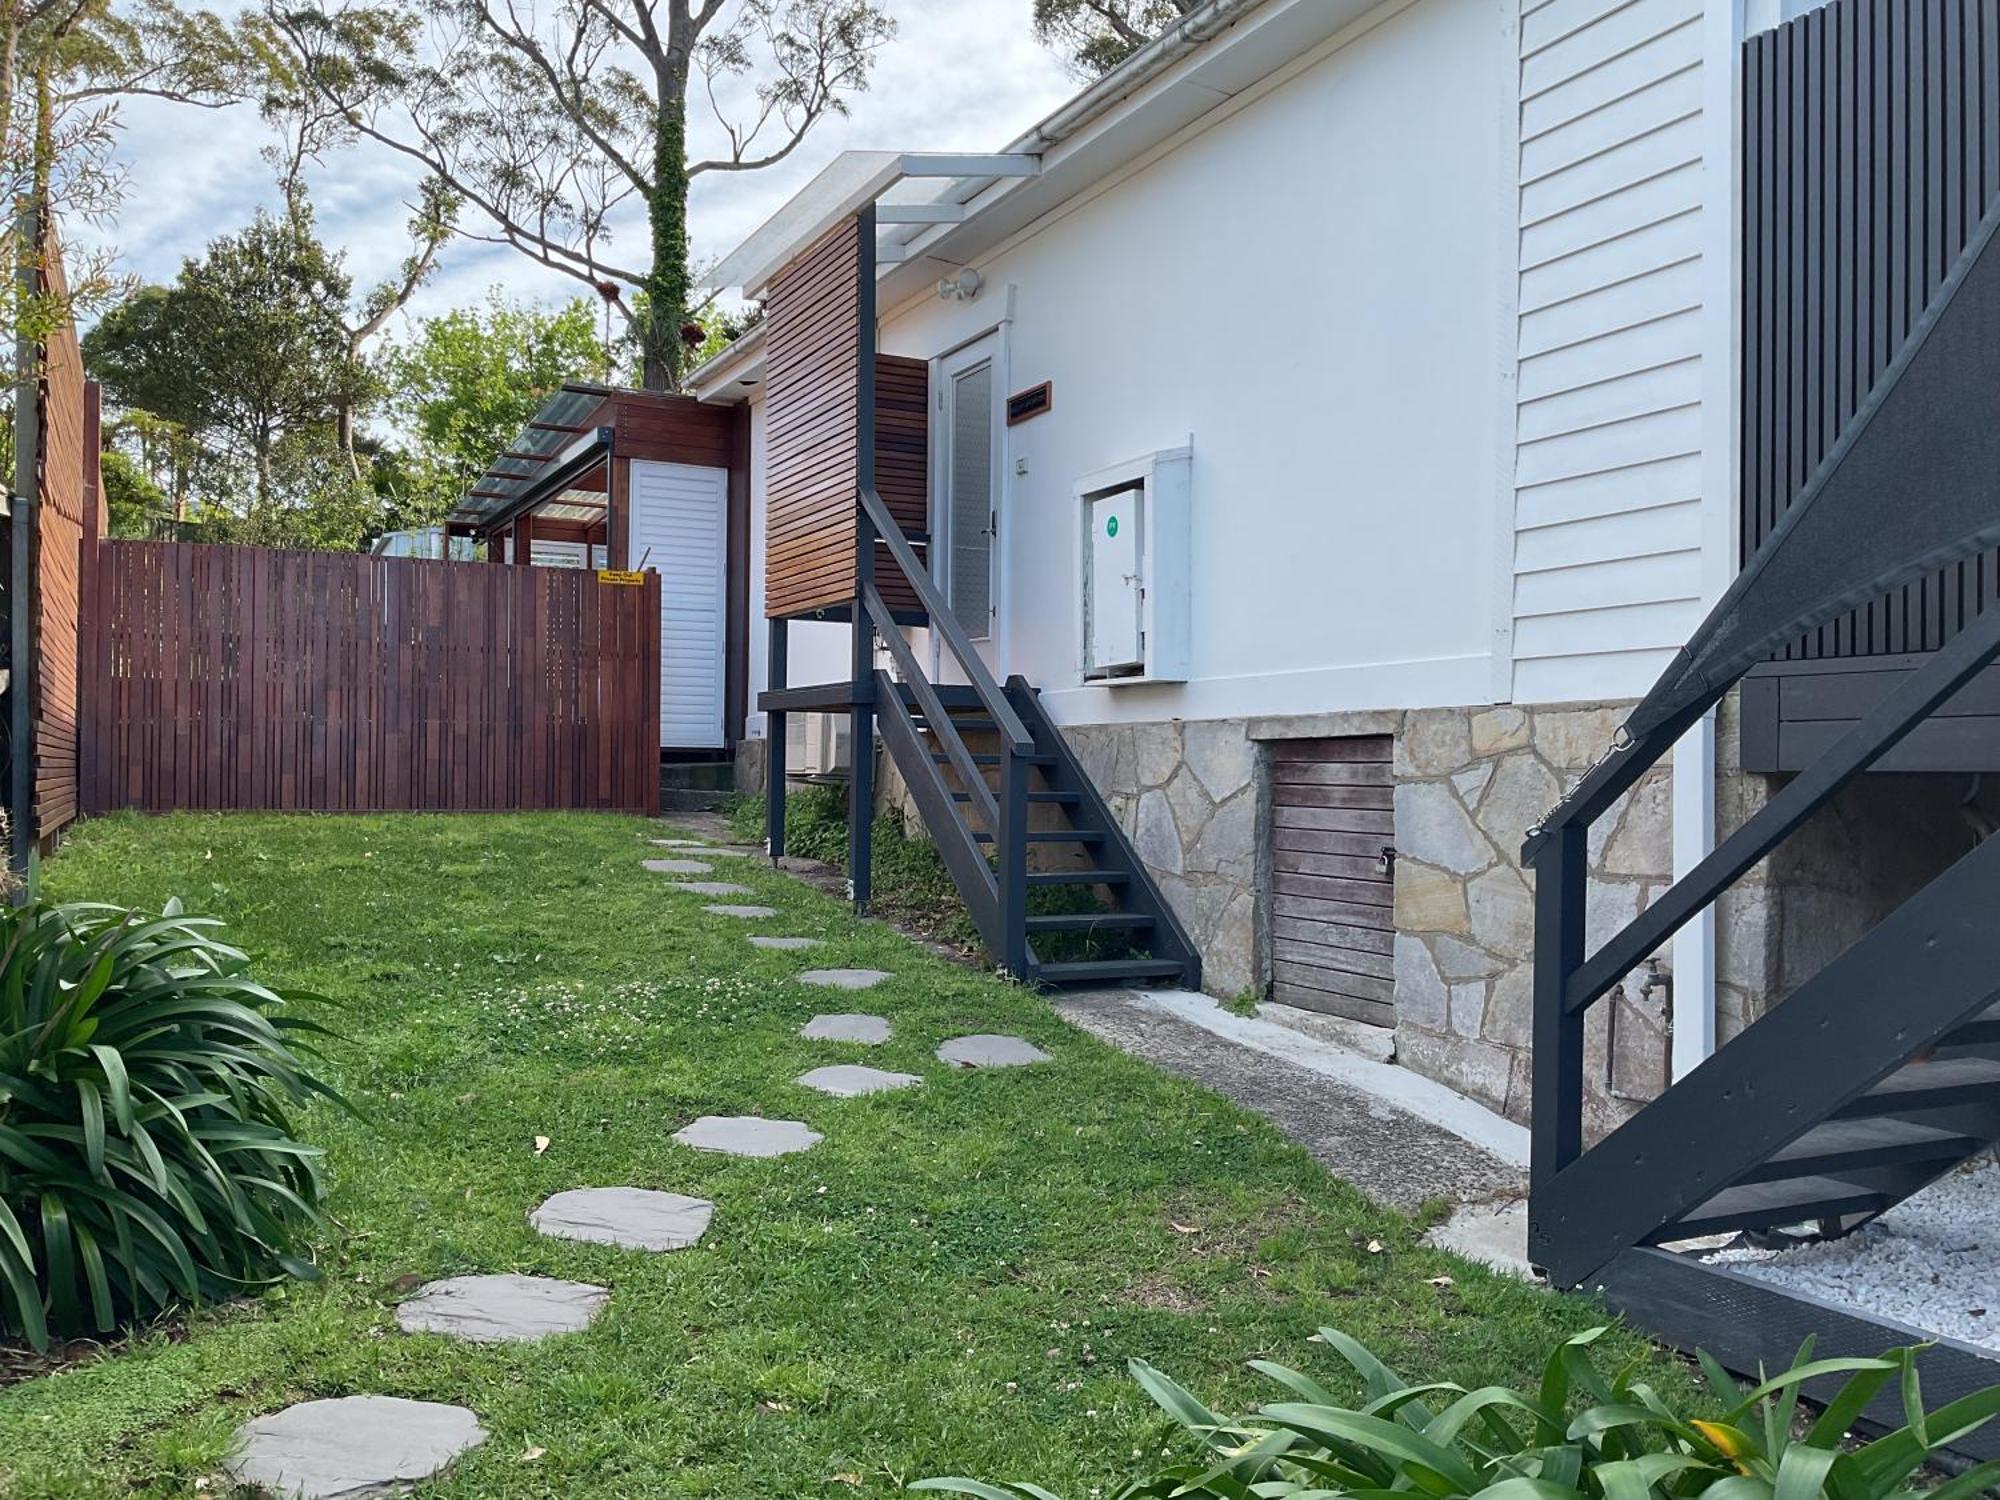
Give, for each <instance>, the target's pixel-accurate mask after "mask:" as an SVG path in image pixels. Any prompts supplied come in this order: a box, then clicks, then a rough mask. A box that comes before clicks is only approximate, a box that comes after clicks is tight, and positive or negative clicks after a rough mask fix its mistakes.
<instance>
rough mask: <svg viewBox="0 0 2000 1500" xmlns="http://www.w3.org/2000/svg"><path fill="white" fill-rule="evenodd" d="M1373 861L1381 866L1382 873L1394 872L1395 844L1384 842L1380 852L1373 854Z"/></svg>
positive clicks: (1391, 873) (1392, 873)
mask: <svg viewBox="0 0 2000 1500" xmlns="http://www.w3.org/2000/svg"><path fill="white" fill-rule="evenodd" d="M1375 862H1376V863H1377V864H1379V865H1380V866H1381V867H1382V873H1383V874H1384V875H1389V876H1393V875H1394V874H1395V873H1396V846H1395V845H1394V844H1384V845H1383V846H1382V852H1381V853H1380V854H1378V855H1376V856H1375Z"/></svg>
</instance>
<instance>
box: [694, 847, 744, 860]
mask: <svg viewBox="0 0 2000 1500" xmlns="http://www.w3.org/2000/svg"><path fill="white" fill-rule="evenodd" d="M701 857H702V858H703V859H749V858H750V857H751V856H750V851H749V850H748V849H707V848H704V849H703V850H702V851H701Z"/></svg>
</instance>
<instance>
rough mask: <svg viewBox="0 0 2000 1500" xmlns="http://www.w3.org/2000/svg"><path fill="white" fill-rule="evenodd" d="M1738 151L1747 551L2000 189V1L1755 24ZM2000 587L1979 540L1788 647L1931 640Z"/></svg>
mask: <svg viewBox="0 0 2000 1500" xmlns="http://www.w3.org/2000/svg"><path fill="white" fill-rule="evenodd" d="M1743 152H1744V183H1743V266H1742V271H1743V308H1744V326H1743V446H1742V453H1743V475H1742V478H1743V483H1742V545H1743V555H1744V556H1745V557H1748V556H1750V555H1751V553H1753V552H1754V551H1755V550H1756V548H1757V547H1758V545H1759V544H1760V543H1762V542H1763V540H1764V538H1765V537H1766V536H1768V535H1770V533H1771V530H1772V528H1773V527H1775V526H1776V525H1777V523H1778V519H1779V517H1780V516H1782V515H1783V514H1784V512H1785V510H1786V508H1787V507H1789V506H1790V505H1791V503H1792V501H1793V500H1794V499H1795V498H1796V497H1797V495H1798V493H1799V491H1800V489H1801V488H1803V486H1804V485H1805V482H1806V480H1807V478H1808V477H1809V476H1810V475H1811V474H1812V472H1813V470H1814V468H1815V467H1817V465H1818V464H1819V462H1820V461H1821V459H1823V458H1824V457H1825V456H1826V454H1827V453H1828V451H1829V450H1830V449H1831V448H1832V446H1833V444H1834V442H1835V440H1836V439H1837V438H1838V437H1839V435H1840V430H1841V427H1842V426H1843V425H1844V424H1845V423H1846V421H1847V420H1848V418H1849V417H1851V416H1852V415H1853V414H1854V411H1855V409H1856V408H1857V407H1858V406H1859V405H1860V403H1861V402H1862V401H1863V400H1864V399H1865V398H1866V397H1867V395H1868V391H1869V388H1870V386H1872V385H1873V384H1874V382H1875V381H1876V379H1877V378H1878V377H1879V376H1880V375H1881V374H1882V371H1883V370H1884V369H1885V368H1886V367H1887V366H1888V364H1889V362H1890V360H1892V359H1893V358H1894V357H1895V355H1896V352H1897V350H1898V349H1900V348H1901V347H1902V343H1903V340H1904V338H1905V337H1906V336H1907V335H1908V333H1909V331H1910V328H1911V326H1912V325H1913V324H1914V323H1915V322H1916V321H1917V319H1918V318H1919V317H1920V316H1922V314H1923V310H1924V307H1925V304H1926V303H1928V302H1929V301H1930V299H1931V297H1932V296H1933V295H1934V294H1935V293H1936V291H1937V289H1938V287H1939V285H1940V284H1941V283H1942V282H1943V280H1944V277H1945V275H1946V273H1947V272H1948V271H1949V270H1950V269H1951V265H1952V262H1953V260H1954V259H1955V258H1956V257H1957V255H1958V253H1959V252H1960V251H1961V250H1962V249H1964V247H1965V244H1966V240H1967V237H1968V236H1969V234H1970V233H1971V231H1972V230H1973V229H1974V228H1975V227H1976V226H1977V224H1978V222H1979V219H1980V216H1981V215H1982V214H1983V213H1984V212H1985V211H1986V209H1987V207H1988V206H1989V205H1990V204H1991V203H1992V202H1993V201H1994V198H1995V196H1996V195H2000V10H1996V7H1995V5H1994V0H1832V3H1831V4H1828V5H1825V6H1822V7H1821V8H1819V9H1817V10H1814V11H1811V12H1809V13H1808V14H1806V15H1804V16H1801V17H1799V18H1798V19H1797V20H1794V21H1791V22H1789V23H1787V24H1786V25H1784V26H1781V27H1779V28H1778V29H1776V30H1775V31H1770V32H1766V33H1764V34H1762V35H1760V36H1757V37H1754V38H1752V39H1751V40H1750V41H1749V42H1748V43H1747V44H1746V45H1745V50H1744V79H1743ZM1894 523H1895V518H1894V517H1893V516H1884V517H1883V524H1885V525H1893V524H1894ZM1996 597H2000V555H1994V554H1989V555H1986V556H1983V557H1978V558H1973V559H1971V560H1969V561H1966V562H1962V563H1958V564H1956V565H1954V566H1952V567H1950V568H1946V569H1943V570H1941V571H1939V572H1938V573H1935V574H1933V575H1931V576H1930V577H1928V578H1925V579H1923V580H1920V581H1919V582H1917V583H1914V584H1910V585H1907V586H1905V587H1904V588H1902V589H1900V590H1898V591H1897V592H1895V593H1893V594H1890V595H1887V596H1885V597H1884V598H1882V599H1878V600H1876V601H1874V602H1873V603H1871V604H1869V605H1867V606H1866V607H1864V608H1862V609H1859V610H1856V611H1855V612H1854V613H1852V614H1849V615H1846V616H1844V617H1842V618H1841V619H1838V620H1836V621H1834V622H1833V623H1831V624H1828V625H1824V626H1821V627H1820V628H1819V629H1817V630H1815V631H1814V632H1813V633H1812V634H1811V635H1809V636H1807V637H1806V638H1805V639H1804V640H1803V641H1801V642H1800V643H1798V644H1797V645H1796V646H1794V647H1792V648H1791V649H1790V650H1789V651H1788V652H1787V653H1786V655H1787V656H1790V657H1794V658H1814V657H1855V656H1879V655H1895V654H1901V653H1904V652H1915V651H1930V650H1935V649H1936V648H1937V647H1938V646H1940V645H1942V644H1943V643H1944V642H1945V641H1946V640H1948V639H1950V638H1951V637H1952V636H1953V635H1956V634H1957V633H1958V631H1959V630H1960V629H1962V628H1963V627H1964V624H1965V622H1966V621H1967V620H1969V619H1971V618H1972V617H1973V616H1975V615H1977V614H1978V613H1979V612H1980V611H1981V610H1982V609H1984V608H1986V607H1988V606H1989V605H1991V604H1992V602H1993V601H1994V600H1995V598H1996Z"/></svg>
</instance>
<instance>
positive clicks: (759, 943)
mask: <svg viewBox="0 0 2000 1500" xmlns="http://www.w3.org/2000/svg"><path fill="white" fill-rule="evenodd" d="M750 946H751V947H753V948H768V949H770V950H771V951H772V952H773V953H798V952H800V951H801V950H803V949H806V948H817V947H818V946H819V939H818V938H792V937H753V938H752V939H750Z"/></svg>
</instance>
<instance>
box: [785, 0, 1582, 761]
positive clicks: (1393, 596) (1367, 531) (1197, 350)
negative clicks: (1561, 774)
mask: <svg viewBox="0 0 2000 1500" xmlns="http://www.w3.org/2000/svg"><path fill="white" fill-rule="evenodd" d="M1507 3H1513V0H1416V3H1414V4H1407V5H1390V6H1387V7H1385V8H1384V9H1383V10H1381V11H1378V12H1375V13H1374V15H1373V16H1372V17H1371V18H1370V19H1369V21H1368V22H1366V23H1364V24H1363V25H1361V26H1358V27H1356V28H1354V29H1353V30H1352V31H1350V32H1349V33H1348V34H1346V35H1344V36H1343V37H1341V38H1336V39H1335V42H1334V43H1332V44H1329V46H1328V47H1326V48H1322V49H1320V50H1319V51H1318V52H1316V53H1313V54H1309V55H1308V57H1307V58H1306V59H1302V60H1300V61H1299V62H1298V63H1296V64H1294V65H1293V67H1292V68H1291V69H1288V70H1287V73H1286V74H1282V75H1279V77H1278V79H1277V80H1273V81H1271V82H1270V83H1268V84H1266V85H1259V86H1258V88H1257V89H1254V90H1251V91H1250V92H1248V93H1246V94H1243V95H1239V96H1237V98H1236V99H1235V100H1234V101H1230V100H1226V99H1224V98H1223V97H1221V96H1217V105H1218V108H1217V110H1216V111H1215V112H1213V113H1212V114H1211V115H1209V116H1208V117H1207V118H1205V119H1204V120H1203V121H1201V122H1199V123H1198V124H1197V125H1196V126H1194V127H1191V129H1190V130H1189V131H1188V132H1187V133H1185V134H1184V135H1183V137H1181V138H1180V139H1178V140H1177V141H1175V142H1171V143H1169V145H1168V147H1167V148H1165V149H1164V150H1163V152H1161V153H1156V155H1155V157H1153V158H1152V159H1149V160H1147V161H1142V162H1141V163H1140V164H1138V166H1137V167H1136V168H1134V169H1130V170H1128V171H1127V172H1126V173H1125V174H1124V175H1123V176H1122V177H1121V178H1118V179H1114V180H1113V181H1112V182H1111V183H1110V184H1108V185H1107V186H1105V187H1103V188H1100V189H1099V190H1097V191H1096V192H1095V193H1094V194H1092V195H1089V196H1087V197H1085V198H1083V199H1081V200H1078V201H1076V202H1073V203H1071V204H1070V205H1068V206H1067V207H1066V208H1065V209H1064V210H1062V211H1059V212H1058V213H1056V214H1054V215H1052V216H1050V217H1049V218H1048V219H1046V220H1044V221H1042V222H1041V223H1039V224H1037V225H1035V226H1031V227H1030V229H1029V230H1028V231H1026V232H1024V234H1023V235H1021V236H1018V237H1017V238H1016V240H1015V241H1014V242H1012V243H1011V244H1008V245H1003V246H1002V247H1001V248H1000V249H999V250H998V251H997V252H996V253H995V254H993V255H992V256H991V257H989V258H987V259H986V260H984V261H982V262H980V263H979V269H980V270H981V271H982V273H983V274H984V275H985V277H986V282H987V290H986V291H985V292H984V293H983V294H982V295H981V296H980V297H979V298H978V299H977V300H976V301H974V302H972V303H969V304H951V303H944V302H941V301H939V300H937V299H936V298H934V297H931V296H928V295H927V296H924V297H921V298H919V299H916V300H914V301H912V302H910V303H909V304H907V305H905V306H903V307H901V308H897V309H892V310H889V312H888V314H887V316H886V317H885V320H884V327H883V334H882V342H883V347H884V348H885V349H887V350H888V351H890V352H892V353H898V354H909V355H917V356H921V357H926V358H936V357H938V356H940V355H942V354H944V353H945V352H947V351H948V350H950V349H951V348H953V347H955V346H957V345H959V344H961V343H963V342H964V341H965V340H967V339H969V338H972V337H975V336H977V335H979V334H981V333H984V332H986V331H988V330H990V329H992V328H994V327H995V326H996V325H1000V324H1003V323H1004V324H1005V334H1006V337H1005V353H1004V356H1003V360H1004V366H1005V371H1006V374H1005V378H1006V380H1007V386H1006V388H1007V389H1008V390H1018V389H1021V388H1023V387H1026V386H1029V385H1032V384H1035V383H1037V382H1039V381H1042V380H1053V381H1054V384H1055V404H1054V410H1053V411H1052V412H1051V413H1050V414H1049V415H1047V416H1043V417H1040V418H1037V419H1035V420H1033V421H1031V422H1028V423H1025V424H1023V425H1022V426H1020V427H1017V428H1014V429H1011V430H1010V431H1009V432H1008V433H1007V437H1006V441H1007V444H1008V447H1007V450H1006V452H1005V454H1004V457H1003V462H1002V465H1001V468H1002V473H1003V475H1004V476H1005V481H1006V489H1005V490H1004V492H1003V494H1002V497H1001V537H1000V545H1001V548H1002V549H1003V565H1002V584H1001V587H1002V597H1003V605H1002V612H1003V631H1004V639H1003V641H1002V643H1001V662H1002V666H1003V668H1004V670H1007V671H1014V672H1021V673H1023V674H1025V675H1026V676H1027V677H1028V678H1029V679H1030V680H1032V681H1034V682H1036V683H1037V684H1039V685H1040V686H1041V687H1042V688H1043V690H1044V697H1045V701H1046V702H1047V703H1048V704H1049V707H1050V709H1051V711H1052V712H1053V713H1054V714H1056V716H1057V717H1058V718H1060V719H1063V720H1066V721H1069V722H1102V721H1109V720H1117V719H1158V718H1164V717H1173V716H1180V717H1187V718H1204V717H1224V716H1236V715H1251V714H1278V713H1298V712H1317V711H1326V710H1336V709H1346V708H1378V707H1391V706H1415V705H1439V704H1462V703H1476V702H1485V701H1489V700H1490V699H1491V697H1492V696H1493V694H1494V689H1495V684H1496V680H1503V679H1504V676H1505V673H1504V670H1502V671H1501V672H1500V674H1499V678H1498V679H1496V673H1495V667H1494V650H1495V641H1496V639H1498V640H1500V641H1501V642H1502V645H1503V648H1504V624H1505V622H1506V621H1507V620H1508V619H1510V618H1511V613H1510V610H1511V603H1510V601H1509V600H1508V599H1507V598H1506V597H1505V594H1504V590H1503V588H1502V584H1503V582H1504V581H1505V580H1506V578H1507V574H1506V570H1505V568H1504V566H1496V564H1495V557H1496V552H1498V550H1499V549H1500V548H1501V547H1502V545H1503V541H1504V539H1505V537H1506V535H1507V527H1506V519H1505V518H1506V514H1507V512H1508V511H1509V510H1510V509H1511V487H1510V483H1509V479H1508V476H1507V472H1506V471H1507V467H1508V465H1507V463H1506V461H1505V455H1507V454H1508V453H1510V451H1511V443H1512V436H1511V430H1512V423H1513V420H1514V414H1513V405H1512V400H1511V397H1510V395H1509V391H1510V389H1511V386H1510V382H1509V380H1508V378H1507V377H1508V376H1509V374H1510V373H1511V359H1512V346H1513V340H1514V324H1513V319H1512V291H1513V284H1514V278H1515V276H1516V274H1517V266H1516V264H1515V257H1514V239H1513V235H1512V233H1511V226H1510V223H1509V220H1508V218H1507V217H1506V216H1505V214H1504V213H1503V212H1502V206H1503V204H1505V203H1506V202H1507V201H1509V199H1510V195H1507V194H1503V192H1502V189H1503V187H1504V186H1506V185H1507V184H1508V183H1509V182H1510V181H1511V177H1510V173H1511V167H1512V158H1513V147H1514V131H1513V128H1512V123H1511V118H1510V115H1509V107H1510V106H1509V102H1508V101H1509V91H1510V86H1511V82H1512V79H1511V70H1512V68H1513V66H1514V59H1513V56H1512V53H1513V48H1512V45H1511V42H1509V41H1508V40H1507V37H1508V36H1509V34H1510V31H1511V26H1510V21H1509V13H1508V12H1507V11H1506V10H1504V9H1503V8H1502V5H1503V4H1507ZM1558 3H1565V0H1558ZM1182 445H1191V446H1192V448H1193V453H1194V461H1193V481H1192V486H1193V540H1192V552H1193V558H1194V577H1193V630H1192V636H1193V648H1192V680H1191V681H1189V682H1188V683H1187V684H1186V685H1184V686H1169V685H1159V686H1146V687H1125V688H1106V687H1088V688H1086V687H1083V686H1082V685H1081V684H1080V682H1079V679H1078V672H1077V646H1076V642H1075V639H1074V636H1075V614H1074V610H1073V608H1072V598H1073V590H1074V589H1075V587H1076V579H1075V559H1074V545H1075V541H1074V538H1075V531H1076V524H1075V519H1074V507H1075V506H1076V504H1077V502H1076V500H1075V498H1074V496H1073V494H1072V486H1073V484H1074V482H1075V480H1076V479H1077V478H1078V477H1079V476H1081V475H1084V474H1088V473H1091V472H1093V471H1096V470H1099V469H1102V468H1104V467H1105V466H1107V465H1110V464H1114V463H1119V462H1121V461H1124V460H1128V459H1132V458H1136V457H1138V456H1140V455H1143V454H1145V453H1149V452H1152V451H1155V450H1159V449H1167V448H1177V447H1180V446H1182ZM1497 627H1498V628H1497ZM1503 668H1504V656H1503ZM796 675H797V674H796V673H795V676H796Z"/></svg>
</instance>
